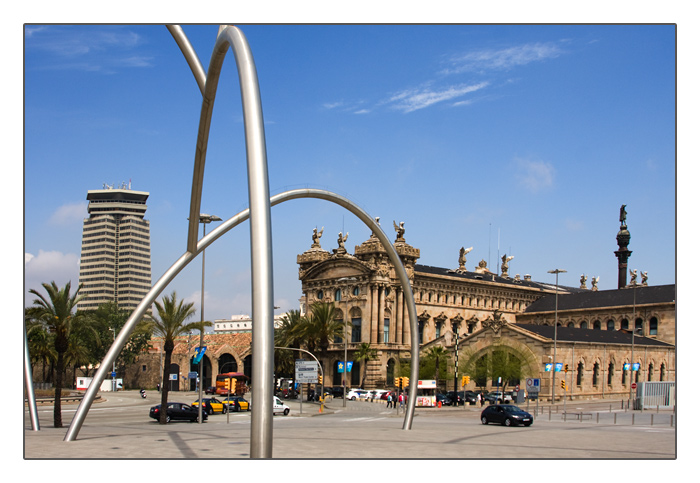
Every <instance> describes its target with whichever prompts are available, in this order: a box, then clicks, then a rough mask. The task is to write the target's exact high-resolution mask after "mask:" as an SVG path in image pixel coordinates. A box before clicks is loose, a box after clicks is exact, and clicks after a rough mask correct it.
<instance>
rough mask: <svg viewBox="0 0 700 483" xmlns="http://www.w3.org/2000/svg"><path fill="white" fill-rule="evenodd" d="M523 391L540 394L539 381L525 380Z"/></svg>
mask: <svg viewBox="0 0 700 483" xmlns="http://www.w3.org/2000/svg"><path fill="white" fill-rule="evenodd" d="M525 389H527V392H528V393H531V392H540V380H539V379H535V378H527V379H526V380H525Z"/></svg>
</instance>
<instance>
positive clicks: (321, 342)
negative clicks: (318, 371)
mask: <svg viewBox="0 0 700 483" xmlns="http://www.w3.org/2000/svg"><path fill="white" fill-rule="evenodd" d="M310 312H311V313H310V316H309V317H308V319H307V320H308V322H307V324H305V325H306V329H305V330H301V333H302V335H303V336H305V340H306V344H307V347H309V352H314V351H315V350H316V349H318V352H319V353H320V354H319V355H320V359H321V360H325V358H326V355H327V354H328V346H329V345H330V343H331V341H332V340H334V339H335V338H336V337H342V336H343V327H344V325H343V321H342V320H340V319H337V318H336V314H335V305H334V304H333V303H332V302H331V303H325V302H317V303H315V304H313V305H312V306H311V307H310Z"/></svg>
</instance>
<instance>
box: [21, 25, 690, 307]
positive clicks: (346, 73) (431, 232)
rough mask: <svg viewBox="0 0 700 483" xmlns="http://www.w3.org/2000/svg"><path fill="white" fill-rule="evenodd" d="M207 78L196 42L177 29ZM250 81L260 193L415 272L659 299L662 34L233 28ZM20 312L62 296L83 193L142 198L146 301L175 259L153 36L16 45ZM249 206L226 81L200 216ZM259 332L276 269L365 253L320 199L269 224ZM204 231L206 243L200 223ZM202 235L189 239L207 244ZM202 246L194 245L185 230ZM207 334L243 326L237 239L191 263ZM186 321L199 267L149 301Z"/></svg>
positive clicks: (668, 156) (202, 29)
mask: <svg viewBox="0 0 700 483" xmlns="http://www.w3.org/2000/svg"><path fill="white" fill-rule="evenodd" d="M183 28H184V31H185V33H186V34H187V36H188V38H189V39H190V42H191V43H192V45H193V46H194V49H195V50H196V52H197V53H198V55H199V57H200V60H201V62H202V64H203V66H204V68H205V69H206V68H207V67H208V63H209V57H210V54H211V50H212V47H213V45H214V41H215V37H216V34H217V30H218V27H217V26H216V25H206V26H195V25H185V26H183ZM241 29H242V31H243V33H244V34H245V35H246V37H247V39H248V41H249V43H250V46H251V49H252V52H253V55H254V58H255V62H256V66H257V70H258V77H259V81H260V89H261V96H262V102H263V112H264V117H265V135H266V142H267V154H268V163H269V178H270V187H271V191H272V193H273V194H274V193H279V192H281V191H285V190H287V189H292V188H298V187H313V188H323V189H329V190H331V191H334V192H336V193H339V194H342V195H344V196H346V197H348V198H350V199H352V200H353V201H355V202H357V203H358V204H359V205H360V206H362V207H363V208H364V209H365V210H366V211H367V212H369V213H370V214H372V215H373V216H379V217H380V223H381V225H382V227H383V229H384V231H385V232H386V233H387V234H388V235H389V236H390V237H391V238H392V239H393V237H394V230H393V221H396V222H397V223H398V222H399V221H403V222H405V228H406V235H405V237H406V240H407V242H408V243H410V244H411V245H413V246H414V247H416V248H419V249H420V250H421V258H420V259H419V261H418V263H422V264H426V265H432V266H439V267H446V268H457V259H458V255H459V249H460V247H462V246H464V247H467V248H468V247H474V248H473V250H472V251H471V252H470V253H469V254H468V256H467V268H468V269H473V268H474V267H475V266H476V265H477V264H478V263H479V261H480V260H482V259H484V260H486V261H487V262H488V263H489V267H490V268H491V269H492V270H494V271H495V270H496V269H497V268H498V266H500V263H499V261H498V260H497V256H498V255H501V256H502V255H504V254H507V255H508V256H513V257H514V258H513V260H511V262H510V274H511V275H515V274H520V275H521V276H523V275H525V274H530V275H531V276H532V278H533V279H534V280H538V281H547V282H554V276H553V275H550V274H548V273H547V271H548V270H551V269H554V268H561V269H565V270H567V271H568V273H566V274H562V275H560V278H559V281H560V283H561V284H564V285H570V286H578V284H579V279H580V277H581V275H582V274H586V275H587V276H588V286H589V287H590V283H591V279H592V278H593V277H600V281H599V288H600V289H613V288H616V287H617V260H616V258H615V256H614V254H613V252H614V251H615V250H616V249H617V245H616V241H615V236H616V234H617V231H618V229H619V220H618V217H619V209H620V205H622V204H626V205H627V213H628V215H627V222H628V226H629V230H630V232H631V235H632V239H631V243H630V247H629V248H630V249H631V250H632V251H633V254H632V256H631V258H630V268H632V269H638V270H640V271H647V272H648V274H649V283H650V284H652V285H660V284H670V283H675V281H676V199H675V197H676V28H675V26H671V25H439V26H438V25H393V26H375V25H362V26H356V25H313V26H308V25H307V26H301V25H276V26H271V25H242V26H241ZM23 37H24V38H23V40H24V59H23V60H24V106H23V107H24V145H23V149H24V176H25V178H24V192H25V197H24V252H25V265H24V275H25V284H24V293H25V303H28V302H29V301H30V299H31V297H30V296H29V295H28V294H27V290H28V289H30V288H39V287H40V284H41V282H48V281H51V280H55V281H56V282H57V283H58V284H64V283H66V282H67V281H69V280H70V281H72V283H73V286H77V284H78V260H79V256H80V240H81V233H82V220H83V218H84V217H86V215H87V210H86V208H87V201H86V199H85V198H86V194H87V191H88V190H93V189H101V188H102V186H103V184H104V183H107V184H115V185H119V184H121V183H123V182H126V183H128V182H129V181H130V182H131V185H132V188H133V189H135V190H142V191H148V192H149V193H150V198H149V200H148V211H147V215H146V218H147V219H148V220H150V222H151V236H152V239H151V250H152V272H153V281H154V282H155V281H156V280H157V279H158V278H159V277H160V276H161V275H162V274H163V272H164V271H165V270H166V269H167V268H168V267H169V266H170V265H171V264H172V263H173V262H174V261H175V260H176V259H177V258H178V257H179V256H180V255H182V253H183V252H184V251H185V244H186V238H187V237H186V235H187V234H186V230H187V216H188V211H189V195H190V189H191V182H192V166H193V159H194V150H195V141H196V134H197V125H198V122H199V111H200V108H201V94H200V91H199V89H198V87H197V85H196V83H195V81H194V78H193V76H192V74H191V72H190V70H189V67H188V66H187V64H186V62H185V60H184V58H183V56H182V54H181V52H180V50H179V49H178V47H177V45H176V44H175V41H174V40H173V38H172V37H171V35H170V33H169V32H168V30H167V29H166V28H165V27H164V26H162V25H137V26H132V25H97V26H87V25H82V26H70V25H38V24H27V25H25V26H24V34H23ZM246 207H247V182H246V168H245V147H244V141H243V123H242V114H241V107H240V93H239V86H238V79H237V75H236V69H235V60H234V58H233V55H232V53H229V55H227V58H226V60H225V62H224V68H223V71H222V76H221V80H220V82H219V90H218V94H217V98H216V105H215V107H214V116H213V120H212V128H211V134H210V141H209V149H208V156H207V165H206V172H205V179H204V194H203V198H202V210H201V211H202V212H205V213H211V214H216V215H218V216H220V217H221V218H224V219H226V218H229V217H230V216H233V215H234V214H236V213H237V212H239V211H241V210H243V209H245V208H246ZM272 216H273V219H272V223H273V242H274V246H273V256H274V276H275V287H274V294H275V304H276V305H278V306H280V307H281V308H280V310H278V311H276V313H282V312H284V311H286V310H289V309H293V308H298V299H299V297H300V295H301V291H300V289H301V284H300V282H299V280H298V266H297V265H296V255H297V254H300V253H302V252H303V251H305V250H307V249H308V248H309V247H310V245H311V233H312V230H313V228H315V227H318V228H319V229H320V228H321V227H324V236H323V238H322V239H321V244H322V246H323V248H325V249H326V250H329V251H330V250H332V249H333V248H336V247H337V244H336V238H337V234H338V233H339V232H341V231H342V232H344V233H349V237H348V241H347V242H346V246H347V247H348V248H349V249H350V251H351V252H352V251H354V247H355V246H356V245H359V244H360V243H362V242H363V241H364V240H366V239H367V238H368V237H369V234H370V233H369V230H368V229H367V228H366V227H364V225H363V224H361V223H360V222H359V221H357V220H355V219H354V218H353V216H352V215H351V214H349V213H347V212H345V211H344V210H342V209H341V208H337V207H335V206H334V205H331V204H329V203H328V202H323V201H318V200H297V201H291V202H287V203H285V204H283V205H278V206H277V207H274V208H272ZM210 227H211V225H210ZM210 229H211V228H209V230H210ZM200 234H201V230H200ZM206 275H207V276H206V290H205V316H206V318H207V319H218V318H228V317H230V316H231V315H235V314H241V313H250V305H251V294H250V251H249V231H248V224H247V223H246V224H244V225H241V226H240V227H238V228H237V229H234V230H232V231H231V232H229V233H228V234H227V235H226V236H225V237H223V238H222V239H220V240H219V241H218V242H217V243H216V244H215V245H213V246H212V247H210V248H209V249H207V252H206ZM172 289H175V290H177V292H178V295H179V296H180V297H184V298H187V299H188V300H190V301H192V302H195V304H196V306H197V307H199V300H200V290H201V260H200V259H197V260H196V261H195V262H193V263H192V264H191V265H190V266H189V267H188V268H187V269H185V270H184V271H183V272H182V273H181V274H180V275H179V277H178V278H177V279H176V280H175V281H174V282H173V283H172V284H171V286H170V287H169V288H168V289H167V292H169V291H170V290H172Z"/></svg>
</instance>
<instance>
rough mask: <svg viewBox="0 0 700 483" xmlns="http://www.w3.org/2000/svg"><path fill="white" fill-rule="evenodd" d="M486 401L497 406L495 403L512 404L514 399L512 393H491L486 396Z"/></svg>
mask: <svg viewBox="0 0 700 483" xmlns="http://www.w3.org/2000/svg"><path fill="white" fill-rule="evenodd" d="M486 400H487V401H488V402H489V403H490V404H495V403H506V402H511V401H513V398H512V397H511V395H510V393H509V392H507V393H505V394H504V393H502V392H501V391H491V392H490V393H488V394H487V395H486Z"/></svg>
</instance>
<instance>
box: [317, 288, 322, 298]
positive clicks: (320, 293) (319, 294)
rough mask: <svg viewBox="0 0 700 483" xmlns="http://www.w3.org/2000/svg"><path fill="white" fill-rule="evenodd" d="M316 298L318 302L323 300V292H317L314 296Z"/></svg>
mask: <svg viewBox="0 0 700 483" xmlns="http://www.w3.org/2000/svg"><path fill="white" fill-rule="evenodd" d="M316 298H317V299H319V300H323V290H319V291H318V293H317V294H316Z"/></svg>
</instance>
